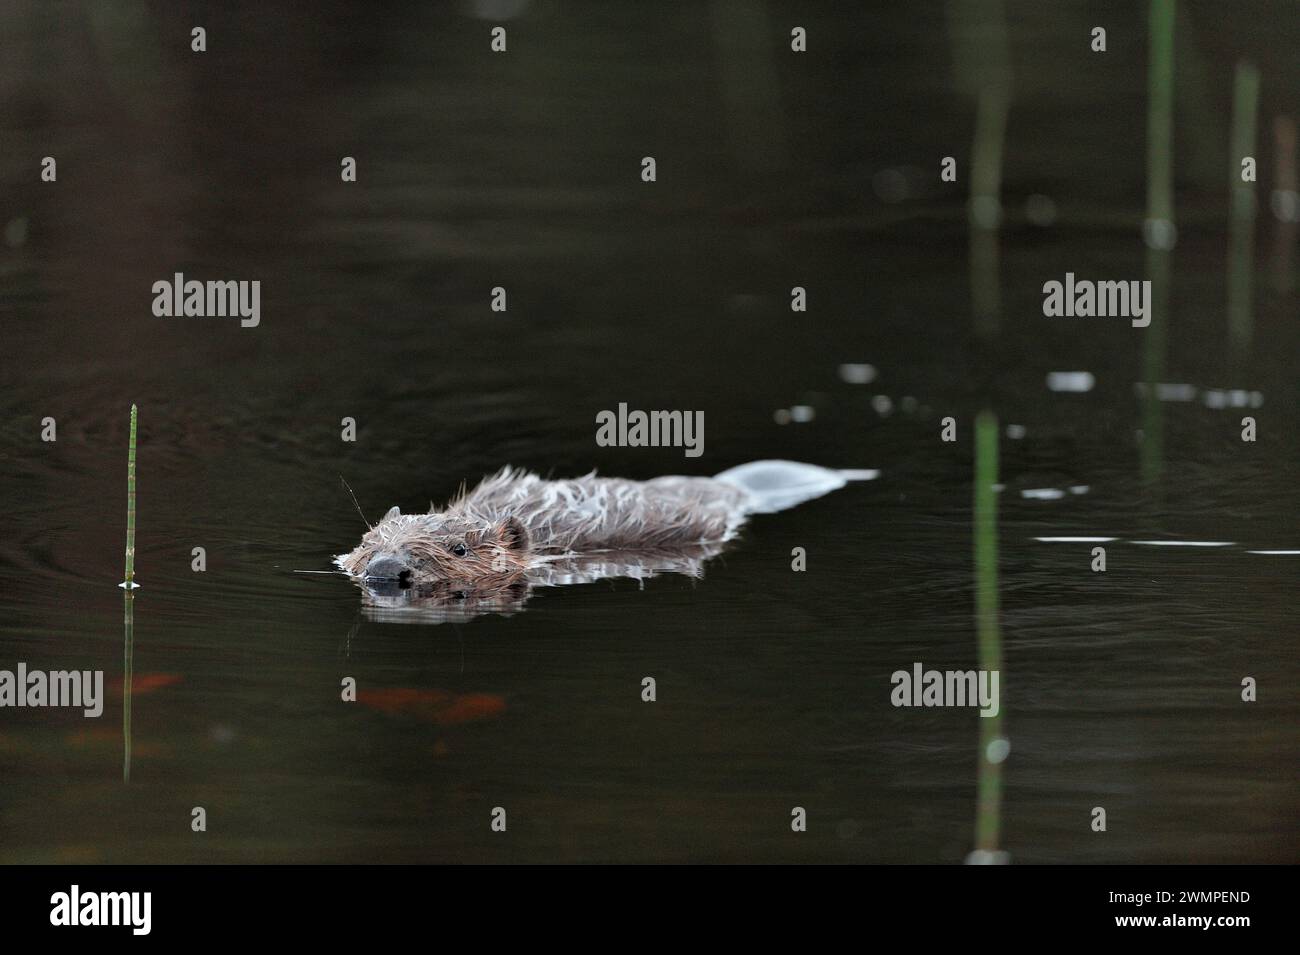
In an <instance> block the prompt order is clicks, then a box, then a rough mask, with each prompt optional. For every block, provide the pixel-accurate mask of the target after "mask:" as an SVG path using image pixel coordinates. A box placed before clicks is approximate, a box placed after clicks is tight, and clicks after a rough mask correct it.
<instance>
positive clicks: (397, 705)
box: [357, 687, 506, 726]
mask: <svg viewBox="0 0 1300 955" xmlns="http://www.w3.org/2000/svg"><path fill="white" fill-rule="evenodd" d="M357 702H358V703H360V704H361V705H363V706H368V707H370V708H371V709H373V710H378V711H379V712H381V713H387V714H388V715H389V716H410V717H414V718H416V719H420V720H424V721H426V722H429V723H437V724H438V725H439V726H449V725H452V724H455V723H469V722H472V721H473V720H482V719H488V718H489V717H493V716H496V715H497V714H499V713H502V712H504V710H505V708H506V701H505V698H504V697H501V696H498V695H496V694H495V693H449V692H447V691H446V690H422V689H417V688H414V687H391V688H388V689H383V690H361V691H360V692H359V693H357Z"/></svg>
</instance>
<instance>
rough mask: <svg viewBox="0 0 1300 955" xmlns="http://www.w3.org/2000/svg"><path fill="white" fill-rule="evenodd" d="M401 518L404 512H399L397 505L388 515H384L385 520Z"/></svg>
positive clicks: (390, 509) (391, 508)
mask: <svg viewBox="0 0 1300 955" xmlns="http://www.w3.org/2000/svg"><path fill="white" fill-rule="evenodd" d="M401 516H402V512H401V511H399V510H398V509H397V505H396V504H394V505H393V506H392V507H390V508H389V509H388V513H387V514H385V515H384V520H386V521H391V520H392V519H393V518H394V517H401Z"/></svg>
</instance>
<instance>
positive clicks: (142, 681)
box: [108, 673, 185, 696]
mask: <svg viewBox="0 0 1300 955" xmlns="http://www.w3.org/2000/svg"><path fill="white" fill-rule="evenodd" d="M183 679H185V678H184V677H183V676H181V675H180V674H179V673H136V674H133V675H132V676H131V695H132V696H142V695H143V694H145V693H152V692H153V691H154V690H161V689H162V688H163V687H165V686H171V685H172V684H173V683H180V682H181V680H183ZM108 688H109V689H110V690H111V691H112V692H113V693H115V694H116V695H118V696H121V695H122V678H121V677H118V678H117V679H116V680H114V681H113V682H111V683H110V684H109V685H108Z"/></svg>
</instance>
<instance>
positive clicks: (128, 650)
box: [122, 590, 135, 783]
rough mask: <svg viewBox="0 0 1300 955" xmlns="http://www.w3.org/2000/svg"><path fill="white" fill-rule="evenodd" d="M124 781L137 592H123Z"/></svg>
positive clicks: (127, 779)
mask: <svg viewBox="0 0 1300 955" xmlns="http://www.w3.org/2000/svg"><path fill="white" fill-rule="evenodd" d="M122 601H123V603H122V607H123V621H122V782H124V783H129V782H130V781H131V670H132V667H133V665H134V658H135V594H133V593H131V591H130V590H127V591H125V592H124V593H123V594H122Z"/></svg>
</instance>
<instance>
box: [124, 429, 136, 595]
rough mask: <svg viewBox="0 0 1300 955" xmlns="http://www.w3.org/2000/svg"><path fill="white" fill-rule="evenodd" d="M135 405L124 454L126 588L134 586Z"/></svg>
mask: <svg viewBox="0 0 1300 955" xmlns="http://www.w3.org/2000/svg"><path fill="white" fill-rule="evenodd" d="M135 420H136V410H135V405H131V445H130V448H129V450H128V451H127V454H126V580H125V581H124V583H125V584H126V588H127V589H128V590H130V589H131V588H132V587H134V586H135V584H134V582H133V581H134V578H135Z"/></svg>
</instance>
